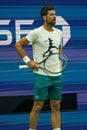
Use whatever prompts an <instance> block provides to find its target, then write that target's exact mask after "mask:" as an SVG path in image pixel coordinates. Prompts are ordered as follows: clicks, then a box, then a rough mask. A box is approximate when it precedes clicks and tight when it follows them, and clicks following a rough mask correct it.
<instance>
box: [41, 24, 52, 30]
mask: <svg viewBox="0 0 87 130" xmlns="http://www.w3.org/2000/svg"><path fill="white" fill-rule="evenodd" d="M43 27H44V29H45V30H47V31H49V32H53V31H54V29H53V27H52V26H50V25H46V24H44V25H43Z"/></svg>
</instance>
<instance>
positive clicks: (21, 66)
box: [19, 65, 29, 69]
mask: <svg viewBox="0 0 87 130" xmlns="http://www.w3.org/2000/svg"><path fill="white" fill-rule="evenodd" d="M26 68H29V66H28V65H19V69H26Z"/></svg>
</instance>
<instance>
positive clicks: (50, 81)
mask: <svg viewBox="0 0 87 130" xmlns="http://www.w3.org/2000/svg"><path fill="white" fill-rule="evenodd" d="M40 14H41V17H42V20H43V25H42V26H40V27H38V28H36V29H34V30H32V31H31V32H29V34H28V35H27V36H25V37H23V38H22V39H20V40H19V41H18V42H17V43H16V45H15V47H16V50H17V52H18V53H19V55H20V56H21V58H22V59H23V61H24V62H25V63H26V64H27V65H28V66H29V67H30V68H32V69H34V74H35V89H34V104H33V108H32V111H31V113H30V128H29V130H36V129H37V124H38V115H39V113H40V111H41V109H42V107H43V105H44V102H45V100H46V99H49V100H50V107H51V112H52V114H51V121H52V128H53V130H61V117H60V103H61V99H62V94H61V91H62V75H61V73H58V74H52V73H50V72H46V71H45V70H44V69H38V65H37V62H39V61H41V60H43V58H44V57H46V56H47V55H49V54H52V53H57V52H58V53H59V54H62V32H61V31H60V30H59V29H57V28H55V27H54V25H55V24H56V12H55V9H54V7H52V6H45V7H43V8H42V9H41V11H40ZM29 43H32V48H33V59H34V60H33V61H32V60H31V59H30V58H29V56H27V54H26V52H25V50H24V46H25V45H28V44H29ZM53 60H55V62H52V61H53ZM54 63H55V64H54ZM49 64H50V65H51V66H52V68H54V70H55V71H56V69H57V64H58V60H56V58H55V57H54V59H51V62H49Z"/></svg>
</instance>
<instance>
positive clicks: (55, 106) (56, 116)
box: [50, 100, 61, 130]
mask: <svg viewBox="0 0 87 130" xmlns="http://www.w3.org/2000/svg"><path fill="white" fill-rule="evenodd" d="M60 102H61V101H60V100H59V101H58V100H51V101H50V105H51V112H52V113H51V121H52V126H53V130H60V125H61V118H60Z"/></svg>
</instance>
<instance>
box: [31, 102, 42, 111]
mask: <svg viewBox="0 0 87 130" xmlns="http://www.w3.org/2000/svg"><path fill="white" fill-rule="evenodd" d="M43 104H44V102H35V103H34V105H33V109H32V110H33V111H36V112H38V113H39V112H40V111H41V109H42V107H43Z"/></svg>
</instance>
